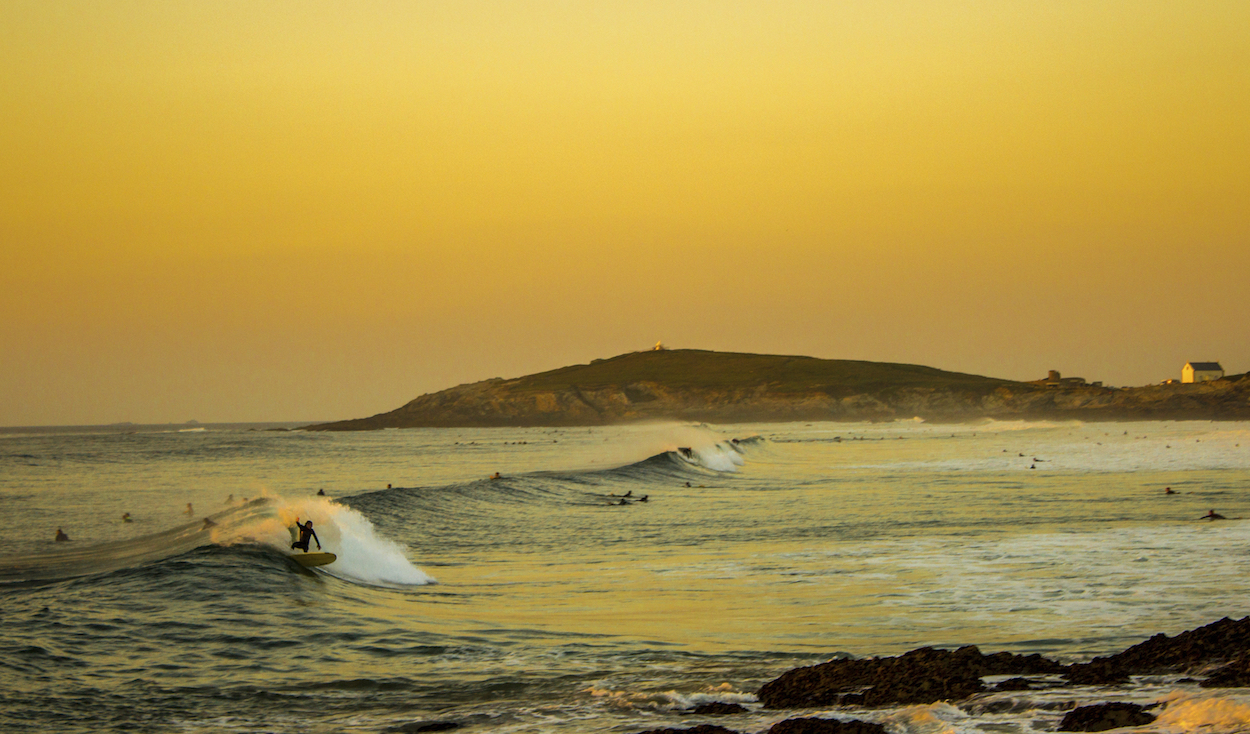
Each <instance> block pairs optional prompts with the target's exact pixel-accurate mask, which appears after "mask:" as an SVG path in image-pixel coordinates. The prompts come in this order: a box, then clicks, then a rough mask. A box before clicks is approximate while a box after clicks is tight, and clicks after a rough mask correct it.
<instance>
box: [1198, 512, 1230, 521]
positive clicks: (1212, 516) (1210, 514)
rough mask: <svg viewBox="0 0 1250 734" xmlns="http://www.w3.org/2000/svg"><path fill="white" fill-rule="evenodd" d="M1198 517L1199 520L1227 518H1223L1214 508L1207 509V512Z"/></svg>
mask: <svg viewBox="0 0 1250 734" xmlns="http://www.w3.org/2000/svg"><path fill="white" fill-rule="evenodd" d="M1198 519H1199V520H1226V519H1227V518H1225V517H1224V516H1223V515H1221V514H1220V513H1218V512H1216V511H1215V510H1207V514H1205V515H1203V516H1202V517H1200V518H1198Z"/></svg>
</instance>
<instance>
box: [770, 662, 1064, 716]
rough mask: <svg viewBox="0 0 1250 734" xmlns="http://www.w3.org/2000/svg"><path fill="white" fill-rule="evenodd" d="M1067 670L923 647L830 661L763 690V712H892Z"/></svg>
mask: <svg viewBox="0 0 1250 734" xmlns="http://www.w3.org/2000/svg"><path fill="white" fill-rule="evenodd" d="M1063 670H1064V667H1063V666H1062V665H1060V664H1058V663H1056V662H1054V661H1052V660H1047V659H1045V658H1043V657H1041V656H1040V655H1027V656H1025V655H1012V654H1010V653H1005V652H1002V653H996V654H994V655H982V654H981V651H980V650H978V649H977V648H976V647H973V646H968V647H961V648H959V649H958V650H955V651H954V652H951V651H949V650H935V649H933V648H930V647H923V648H920V649H918V650H912V651H911V652H909V653H906V654H904V655H901V656H899V657H896V658H869V659H863V660H831V661H829V662H827V663H821V664H820V665H813V666H810V667H807V668H796V669H794V670H791V671H789V672H787V673H784V674H783V675H782V676H781V677H779V678H777V679H776V680H773V681H770V682H768V683H766V684H764V686H763V687H762V688H760V690H759V694H758V695H759V699H760V701H761V702H762V703H763V704H764V707H765V708H770V709H779V708H805V707H813V706H830V705H861V706H888V705H892V704H911V703H933V702H935V701H943V700H955V699H961V698H967V697H968V696H971V695H973V694H974V693H979V692H981V691H982V690H984V686H983V685H982V683H981V676H983V675H1012V674H1017V675H1039V674H1045V673H1058V672H1062V671H1063Z"/></svg>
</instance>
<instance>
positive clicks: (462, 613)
mask: <svg viewBox="0 0 1250 734" xmlns="http://www.w3.org/2000/svg"><path fill="white" fill-rule="evenodd" d="M287 427H289V426H287ZM190 428H192V427H188V426H116V427H99V428H39V429H0V610H2V611H0V615H2V622H3V626H2V630H3V631H2V632H0V730H4V731H33V732H40V731H48V732H52V731H56V732H75V731H83V732H86V731H92V732H98V731H140V732H169V731H178V732H218V731H232V732H266V731H284V732H310V733H320V732H385V731H388V730H389V731H416V730H418V729H419V728H420V727H421V726H425V725H429V724H433V723H437V722H446V724H445V725H448V726H449V725H451V724H455V725H457V726H458V727H459V728H461V729H463V730H465V731H491V732H496V731H497V732H592V731H593V732H605V731H607V732H620V733H621V734H629V733H632V732H641V731H644V730H647V729H652V728H660V727H690V726H695V725H698V724H719V725H722V726H726V727H728V728H730V729H734V730H737V731H742V732H761V731H766V730H767V729H768V727H769V726H771V725H772V724H773V723H775V722H777V721H780V720H782V719H785V718H791V717H794V716H800V715H807V716H813V715H815V716H827V717H832V718H843V719H846V718H858V719H862V720H867V721H875V722H878V723H881V724H883V725H885V726H886V728H887V730H888V731H890V732H893V733H895V734H905V733H906V734H911V733H915V734H930V733H933V734H938V733H945V732H959V733H964V732H967V733H969V734H972V733H977V734H981V733H988V732H998V733H1002V732H1007V733H1011V732H1019V733H1021V734H1025V733H1027V732H1040V731H1053V730H1054V728H1055V727H1056V726H1057V724H1058V721H1059V719H1060V718H1062V715H1063V712H1064V710H1066V708H1070V707H1071V705H1075V704H1077V703H1080V704H1083V703H1097V702H1101V701H1131V702H1136V703H1155V702H1159V701H1166V702H1167V703H1168V705H1167V707H1166V709H1164V710H1163V713H1162V715H1161V716H1160V718H1159V719H1158V721H1156V722H1155V723H1154V724H1152V725H1150V726H1148V727H1144V728H1141V729H1138V730H1137V731H1143V732H1145V731H1149V732H1180V731H1198V730H1200V731H1204V732H1235V731H1245V730H1247V729H1250V693H1246V692H1243V691H1242V690H1241V689H1230V690H1225V691H1217V690H1213V689H1202V688H1199V687H1197V685H1196V684H1195V683H1194V682H1192V681H1186V680H1183V679H1180V678H1179V677H1175V678H1169V677H1164V676H1153V677H1144V678H1140V679H1134V681H1133V683H1132V684H1130V685H1129V686H1127V687H1120V688H1116V689H1104V688H1068V689H1062V690H1052V691H1016V692H1010V693H1005V692H1000V693H989V694H983V695H982V696H979V697H976V698H975V700H971V701H964V702H951V703H942V704H934V705H929V706H906V707H892V708H884V709H857V708H855V707H850V706H848V707H840V708H832V709H824V710H802V711H789V712H787V711H769V710H765V709H763V708H762V707H761V706H760V705H759V703H758V702H757V701H756V699H755V691H757V690H758V688H759V687H760V685H762V684H763V683H765V682H767V681H769V680H771V679H773V678H775V677H776V676H778V675H780V674H781V673H782V672H784V671H786V670H789V669H791V668H794V667H798V666H800V665H811V664H814V663H817V662H821V661H824V660H828V659H830V658H831V657H834V656H839V655H853V656H881V655H895V654H899V653H902V652H905V651H907V650H911V649H914V648H916V647H921V646H926V645H932V646H937V647H944V648H954V647H957V646H960V645H966V644H975V645H977V646H979V647H980V649H981V650H982V651H984V652H996V651H1000V650H1006V651H1010V652H1014V653H1021V654H1030V653H1041V654H1043V655H1046V656H1047V657H1051V658H1055V659H1058V660H1061V661H1065V662H1070V661H1078V660H1087V659H1089V658H1091V657H1093V656H1095V655H1106V654H1110V653H1115V652H1119V651H1120V650H1123V649H1124V648H1126V647H1128V646H1130V645H1133V644H1135V643H1138V642H1141V641H1142V640H1144V639H1146V638H1148V637H1150V636H1151V635H1153V634H1155V633H1158V632H1164V633H1167V634H1170V635H1171V634H1176V633H1178V632H1181V631H1183V630H1186V629H1192V628H1195V627H1198V626H1201V625H1204V624H1207V623H1209V622H1211V621H1214V620H1216V619H1219V618H1221V617H1225V616H1228V617H1233V618H1240V617H1243V616H1246V615H1247V614H1250V602H1247V601H1246V600H1247V596H1248V592H1250V522H1247V521H1246V520H1247V519H1250V493H1248V492H1247V490H1248V489H1250V424H1247V423H1231V422H1219V423H1216V422H1154V423H1092V424H1085V423H1079V422H993V421H987V422H983V423H977V424H961V425H935V424H928V423H925V422H923V421H918V420H917V421H899V422H894V423H872V424H868V423H865V424H845V423H819V422H815V423H789V424H761V425H732V426H708V425H689V424H678V423H671V424H651V425H638V426H621V427H608V428H600V427H597V428H558V429H557V428H529V429H411V430H388V431H380V432H370V433H346V434H345V433H311V432H303V431H289V430H258V427H256V426H228V425H207V426H205V425H197V426H194V427H193V428H194V430H189V429H190ZM271 428H273V427H271ZM496 473H498V474H499V478H492V477H493V476H494V475H495V474H496ZM1167 490H1171V492H1172V493H1170V494H1169V493H1168V492H1167ZM644 497H645V498H646V499H645V501H642V500H643V498H644ZM1208 510H1215V511H1216V512H1218V513H1220V514H1222V515H1224V516H1226V517H1227V518H1229V519H1228V520H1225V521H1221V522H1214V523H1213V522H1208V521H1204V520H1201V519H1200V518H1201V517H1202V516H1203V515H1204V514H1205V513H1207V512H1208ZM126 513H128V514H129V517H130V520H131V521H130V522H126V521H124V520H123V515H124V514H126ZM296 518H299V519H300V520H309V519H311V520H313V521H314V522H315V528H316V531H317V534H318V537H319V539H320V541H321V544H322V545H323V547H324V549H325V550H327V551H330V552H333V553H335V554H337V555H338V556H339V560H338V561H336V562H335V563H334V564H331V565H329V566H325V567H322V568H320V569H314V570H309V569H304V568H302V567H300V566H299V565H298V564H296V563H294V562H293V561H291V560H290V559H289V558H288V555H289V554H290V553H291V552H292V551H291V550H290V548H289V545H290V542H291V527H292V526H293V525H294V523H295V520H296ZM58 528H61V529H62V530H64V532H65V533H66V534H67V535H68V536H69V538H70V540H69V541H68V542H61V543H58V542H55V541H54V540H53V538H54V535H55V533H56V530H57V529H58ZM712 701H721V702H732V703H739V704H742V705H744V706H746V707H747V709H748V712H747V713H745V714H739V715H735V716H723V717H716V716H712V717H709V716H696V715H694V714H693V713H692V712H691V708H692V707H693V706H695V705H697V704H699V703H706V702H712ZM1065 707H1066V708H1065Z"/></svg>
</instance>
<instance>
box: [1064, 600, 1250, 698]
mask: <svg viewBox="0 0 1250 734" xmlns="http://www.w3.org/2000/svg"><path fill="white" fill-rule="evenodd" d="M1245 653H1250V617H1244V618H1242V619H1239V620H1232V619H1229V618H1228V617H1225V618H1224V619H1221V620H1219V621H1218V622H1212V623H1211V624H1208V625H1206V626H1204V627H1199V628H1197V629H1193V630H1189V631H1187V632H1182V633H1180V634H1179V635H1177V636H1176V637H1168V636H1167V635H1164V634H1158V635H1155V636H1154V637H1151V638H1150V639H1149V640H1146V641H1145V642H1142V643H1140V644H1137V645H1133V646H1132V647H1130V648H1129V649H1127V650H1125V651H1124V652H1122V653H1119V654H1117V655H1111V656H1109V657H1099V658H1094V659H1093V660H1091V661H1089V662H1088V663H1077V664H1075V665H1070V666H1068V670H1067V672H1066V673H1065V676H1066V677H1067V678H1068V680H1069V681H1070V682H1072V683H1076V684H1081V685H1107V684H1119V683H1125V682H1127V681H1128V677H1129V675H1164V674H1167V673H1180V672H1185V671H1191V670H1195V669H1198V668H1202V667H1205V666H1208V665H1211V664H1213V663H1222V662H1229V661H1232V660H1234V659H1236V658H1238V657H1240V656H1242V655H1243V654H1245Z"/></svg>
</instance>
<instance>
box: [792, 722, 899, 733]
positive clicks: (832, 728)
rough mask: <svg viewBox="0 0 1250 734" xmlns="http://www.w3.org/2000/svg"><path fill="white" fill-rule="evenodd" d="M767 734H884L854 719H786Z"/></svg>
mask: <svg viewBox="0 0 1250 734" xmlns="http://www.w3.org/2000/svg"><path fill="white" fill-rule="evenodd" d="M768 734H885V727H884V726H881V725H880V724H873V723H871V722H867V721H859V720H856V719H852V720H850V721H838V720H837V719H816V718H806V719H786V720H785V721H778V722H777V723H776V724H773V728H771V729H769V730H768Z"/></svg>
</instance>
